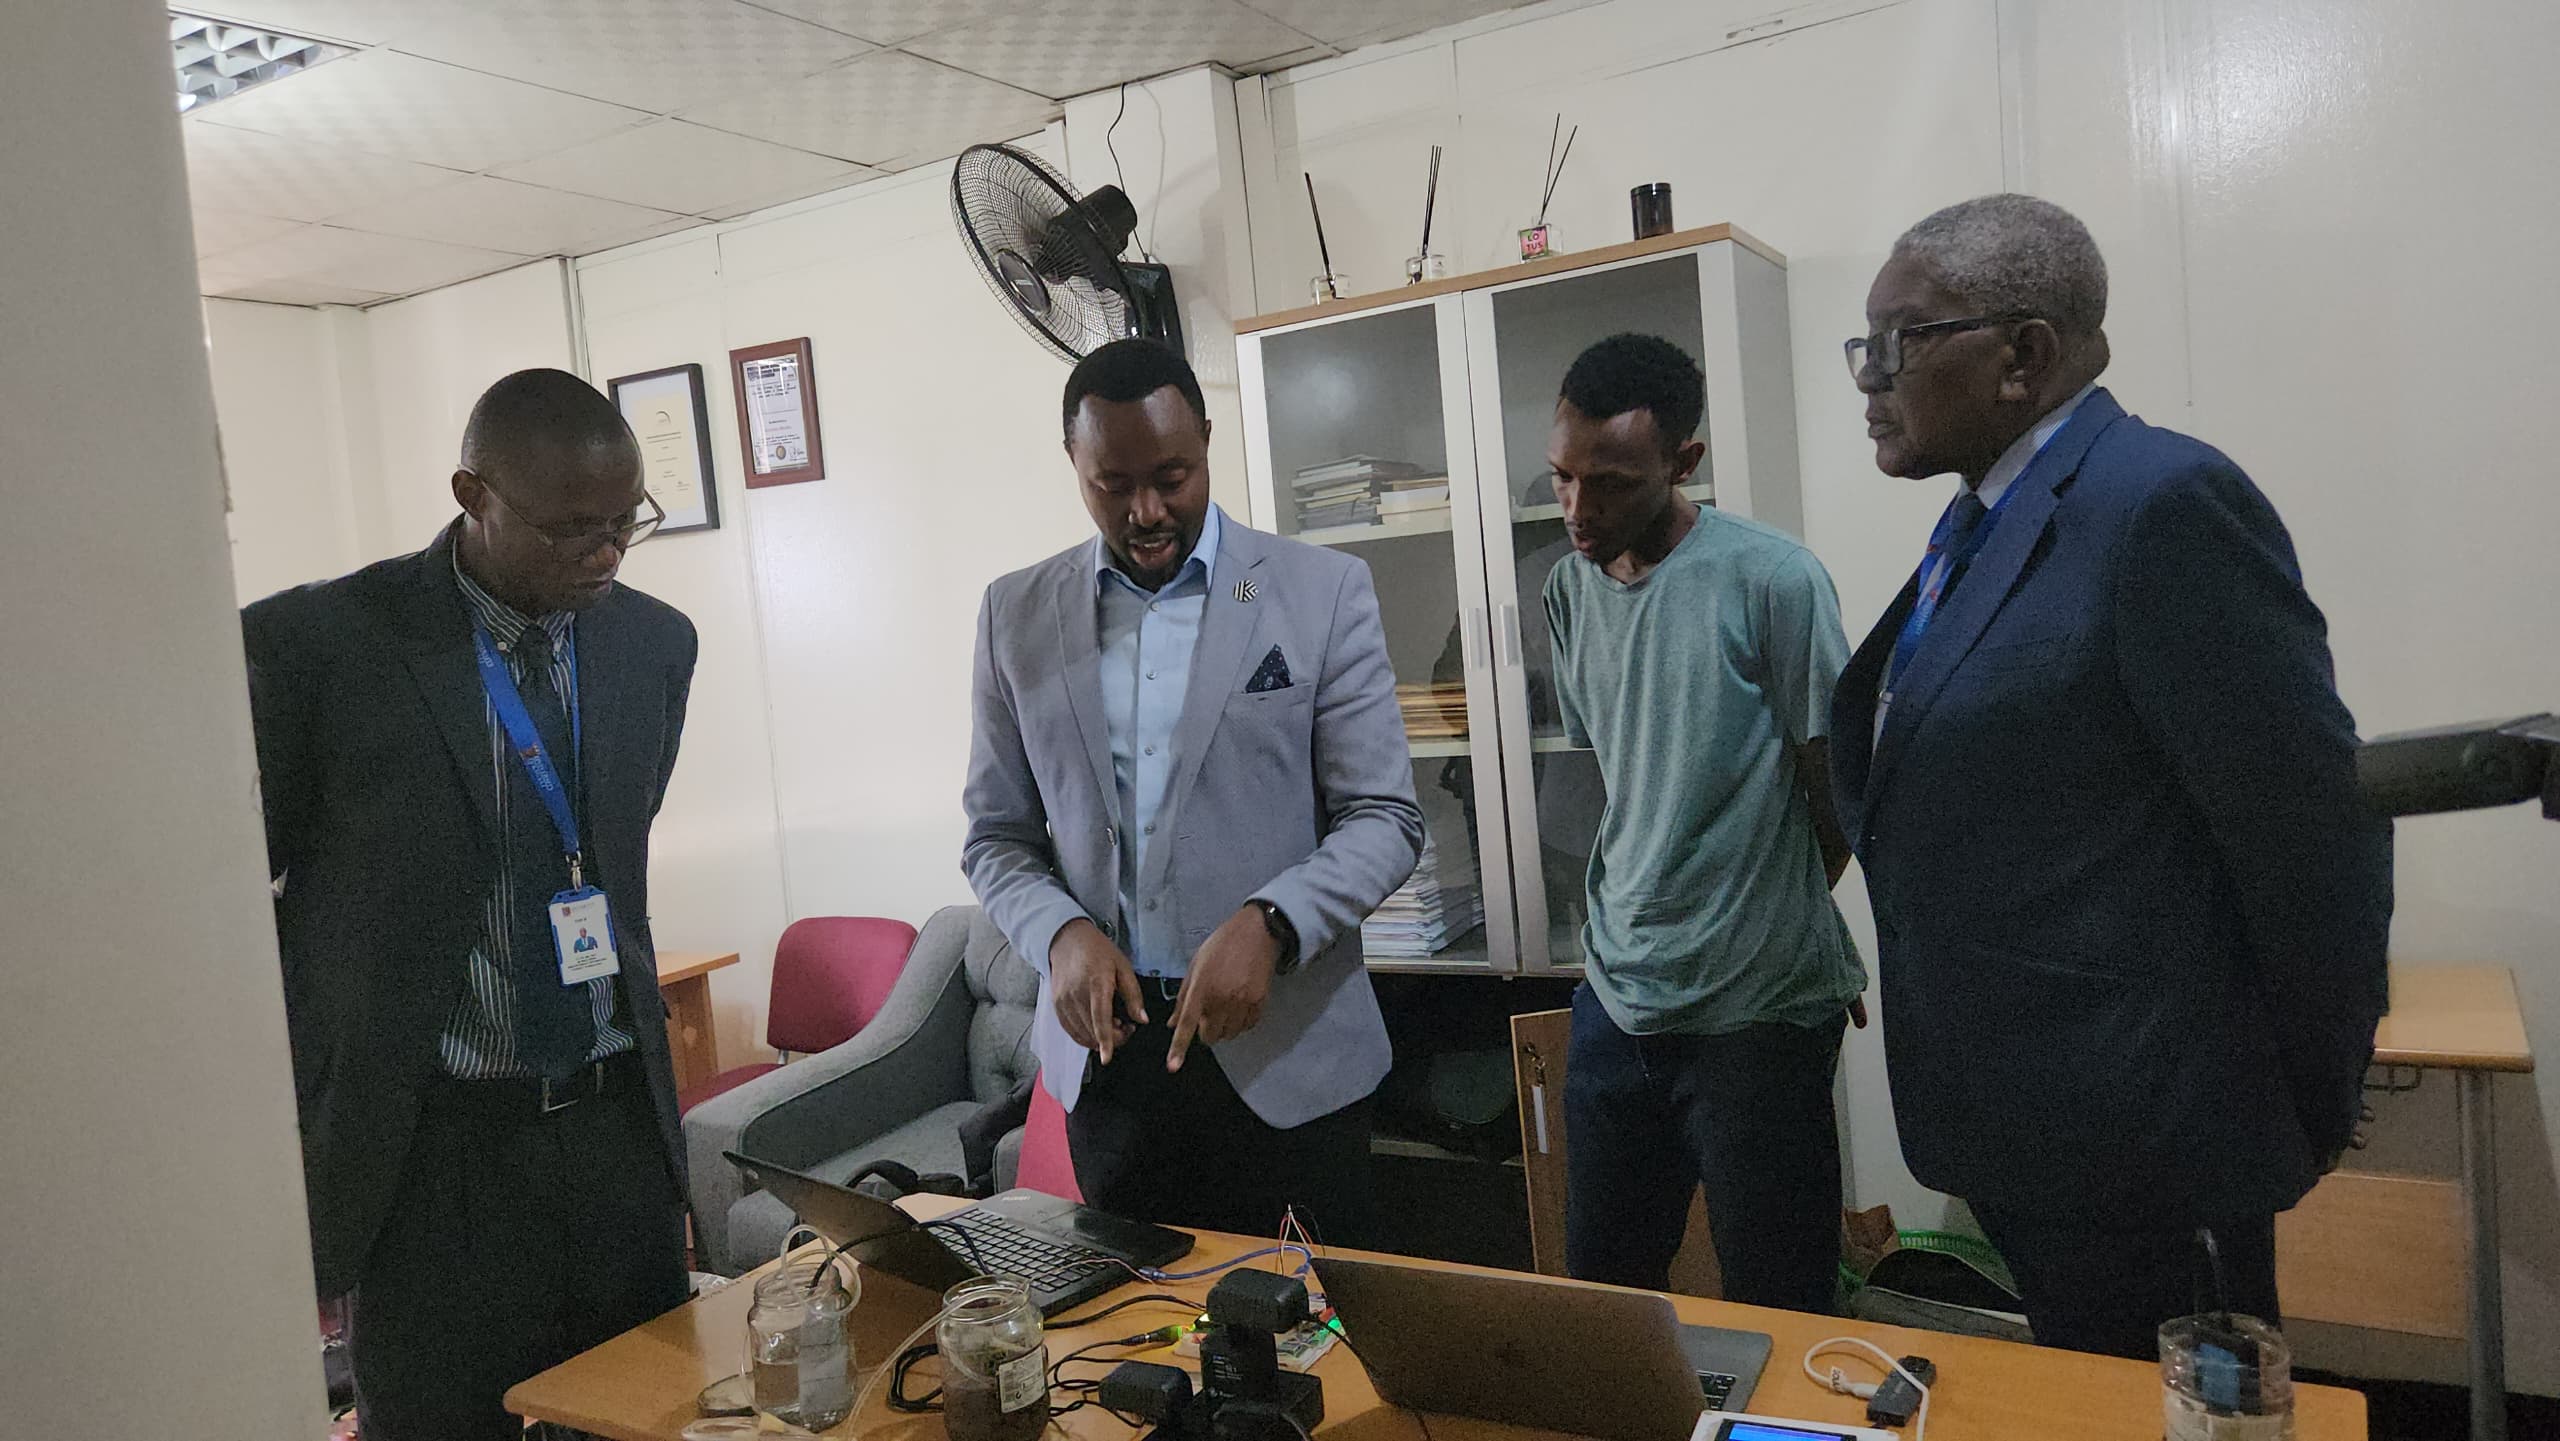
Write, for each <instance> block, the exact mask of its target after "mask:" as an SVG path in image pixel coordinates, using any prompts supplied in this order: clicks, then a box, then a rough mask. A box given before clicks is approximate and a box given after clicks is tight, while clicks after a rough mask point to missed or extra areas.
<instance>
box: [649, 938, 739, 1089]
mask: <svg viewBox="0 0 2560 1441" xmlns="http://www.w3.org/2000/svg"><path fill="white" fill-rule="evenodd" d="M737 963H738V953H737V952H736V951H731V952H729V953H727V954H726V955H721V954H717V953H714V952H711V951H660V952H659V953H658V994H659V995H660V996H661V997H663V998H665V1000H666V1003H667V1048H668V1049H669V1050H671V1051H673V1052H674V1053H675V1063H676V1089H677V1090H679V1091H683V1090H687V1089H690V1088H691V1087H693V1086H694V1085H696V1084H698V1083H700V1082H703V1081H707V1080H710V1079H711V1078H712V1077H713V1076H716V1075H719V1074H720V1042H719V1037H718V1036H717V1035H715V1034H714V1033H713V1031H712V1029H711V973H712V972H713V971H716V970H719V969H721V968H722V967H724V966H734V965H736V964H737Z"/></svg>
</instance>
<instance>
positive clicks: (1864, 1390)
mask: <svg viewBox="0 0 2560 1441" xmlns="http://www.w3.org/2000/svg"><path fill="white" fill-rule="evenodd" d="M1844 1348H1855V1349H1857V1350H1860V1351H1864V1352H1866V1353H1867V1354H1868V1355H1870V1356H1873V1357H1874V1358H1876V1360H1877V1361H1878V1362H1880V1363H1882V1364H1883V1366H1884V1369H1885V1373H1886V1374H1887V1375H1899V1376H1900V1377H1902V1379H1903V1380H1905V1381H1908V1382H1910V1383H1911V1385H1912V1387H1913V1388H1914V1389H1915V1390H1917V1391H1918V1392H1919V1393H1920V1409H1919V1410H1918V1411H1915V1412H1913V1413H1912V1416H1911V1441H1928V1435H1929V1388H1928V1387H1927V1386H1926V1385H1924V1384H1922V1382H1921V1380H1920V1378H1919V1377H1917V1376H1914V1375H1912V1374H1911V1373H1910V1372H1908V1371H1905V1370H1903V1369H1902V1363H1901V1362H1899V1361H1897V1360H1895V1359H1894V1358H1893V1357H1891V1356H1889V1355H1887V1354H1885V1351H1884V1349H1883V1348H1882V1347H1879V1346H1875V1345H1872V1344H1870V1343H1868V1342H1865V1341H1861V1340H1859V1339H1858V1338H1857V1337H1855V1336H1834V1337H1832V1338H1831V1339H1830V1340H1828V1341H1817V1342H1815V1343H1814V1344H1813V1345H1812V1346H1811V1347H1810V1348H1808V1349H1807V1350H1806V1351H1805V1353H1804V1374H1805V1375H1806V1376H1808V1377H1810V1378H1811V1379H1812V1381H1813V1384H1815V1385H1816V1386H1819V1387H1821V1388H1822V1389H1824V1390H1825V1391H1830V1392H1834V1393H1836V1394H1838V1395H1842V1396H1855V1397H1857V1398H1858V1399H1859V1400H1861V1401H1871V1400H1874V1399H1875V1394H1876V1388H1877V1386H1878V1384H1880V1383H1877V1382H1872V1381H1852V1380H1850V1379H1849V1376H1848V1373H1846V1372H1844V1371H1842V1370H1841V1369H1840V1368H1839V1367H1838V1366H1836V1365H1835V1366H1833V1367H1831V1368H1830V1369H1829V1370H1828V1371H1816V1370H1815V1369H1813V1358H1814V1357H1816V1356H1819V1355H1822V1354H1823V1353H1824V1352H1826V1351H1838V1350H1842V1349H1844Z"/></svg>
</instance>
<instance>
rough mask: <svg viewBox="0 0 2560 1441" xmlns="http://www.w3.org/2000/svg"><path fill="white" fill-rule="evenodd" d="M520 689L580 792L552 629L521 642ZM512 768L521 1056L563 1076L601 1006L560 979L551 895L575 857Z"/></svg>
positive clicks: (511, 760) (521, 772)
mask: <svg viewBox="0 0 2560 1441" xmlns="http://www.w3.org/2000/svg"><path fill="white" fill-rule="evenodd" d="M514 658H515V659H516V661H517V662H519V664H518V666H517V668H516V673H517V680H516V691H517V693H518V694H519V695H521V696H522V697H523V698H524V708H525V712H526V714H528V715H530V716H532V718H533V728H534V732H535V734H537V735H539V736H541V737H542V749H543V751H544V752H545V753H546V754H548V755H549V756H550V757H551V763H552V765H553V766H554V767H555V768H556V769H557V770H558V771H559V772H560V775H561V777H562V779H563V780H564V782H566V783H567V784H568V785H569V786H570V787H571V792H572V794H573V795H574V794H575V792H576V784H577V783H576V781H575V780H574V779H572V778H573V777H575V776H576V775H577V773H578V763H577V756H576V753H575V750H574V743H573V742H572V740H571V738H570V731H569V721H568V716H567V714H566V713H565V712H564V711H562V710H561V708H560V692H559V690H558V688H557V687H555V686H554V685H553V684H552V680H551V634H550V632H548V631H546V630H544V629H543V628H542V626H541V625H540V624H539V623H536V624H530V625H527V626H526V627H525V628H524V634H522V635H520V636H518V637H517V638H516V642H515V648H514ZM506 771H507V794H506V804H507V857H506V860H507V872H508V878H509V880H510V881H511V882H512V883H513V885H514V895H515V906H514V908H513V910H512V911H511V912H510V913H509V915H508V917H507V921H508V929H507V948H508V950H509V951H510V952H512V953H513V959H514V962H515V965H514V972H515V975H514V979H515V1011H516V1059H517V1060H518V1061H520V1062H522V1063H523V1065H524V1068H525V1069H526V1070H528V1071H531V1072H532V1073H533V1074H535V1075H537V1076H548V1077H552V1078H554V1079H557V1078H559V1077H562V1076H566V1075H568V1074H569V1073H570V1072H572V1071H575V1070H576V1069H578V1067H579V1066H580V1065H581V1064H583V1063H584V1062H585V1061H586V1059H587V1052H588V1051H590V1050H592V1049H593V1048H594V1046H595V1033H596V1029H595V1012H594V1010H593V1009H592V1007H591V1006H590V1004H589V1001H588V994H587V987H586V986H583V985H580V986H564V985H562V984H560V956H559V948H558V946H557V945H556V944H555V943H554V942H553V940H552V933H551V915H550V907H551V897H552V896H553V895H554V894H556V893H557V892H559V891H561V890H564V889H566V888H567V887H568V884H569V861H568V857H567V856H566V854H564V853H563V851H562V850H561V846H560V832H559V829H558V828H557V827H556V826H554V825H552V823H551V812H550V811H549V810H548V809H546V808H545V807H544V806H543V804H542V796H541V793H540V792H538V791H536V790H535V789H534V788H533V781H532V778H531V777H529V776H527V775H526V774H525V769H524V763H523V761H522V760H521V759H519V758H517V757H514V756H509V757H508V764H507V767H506Z"/></svg>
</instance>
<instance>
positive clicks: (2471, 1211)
mask: <svg viewBox="0 0 2560 1441" xmlns="http://www.w3.org/2000/svg"><path fill="white" fill-rule="evenodd" d="M2373 1063H2374V1064H2375V1065H2377V1066H2409V1067H2413V1068H2416V1069H2418V1070H2425V1071H2451V1072H2453V1073H2454V1115H2455V1119H2456V1121H2457V1123H2458V1124H2459V1125H2460V1127H2461V1130H2462V1192H2463V1201H2464V1207H2463V1209H2464V1213H2465V1215H2466V1216H2467V1218H2468V1224H2467V1225H2466V1226H2465V1235H2466V1237H2467V1239H2468V1240H2469V1243H2470V1246H2469V1249H2470V1252H2471V1265H2470V1296H2471V1326H2470V1331H2471V1436H2472V1441H2501V1438H2503V1437H2504V1436H2505V1435H2506V1434H2507V1342H2506V1311H2505V1304H2506V1303H2505V1299H2504V1296H2503V1294H2502V1292H2501V1288H2500V1285H2499V1277H2498V1138H2497V1127H2496V1125H2495V1124H2494V1117H2493V1114H2492V1112H2491V1109H2490V1091H2489V1082H2490V1078H2491V1077H2493V1076H2495V1075H2496V1074H2497V1073H2499V1072H2501V1071H2505V1072H2510V1073H2513V1072H2523V1071H2531V1070H2532V1069H2533V1045H2532V1043H2531V1042H2530V1041H2528V1040H2527V1039H2526V1038H2525V1031H2524V1011H2523V1009H2522V1008H2521V1007H2519V1006H2518V1005H2517V1004H2516V983H2515V977H2514V976H2512V975H2510V974H2508V972H2507V969H2506V968H2505V967H2504V966H2393V967H2392V968H2391V1014H2389V1015H2387V1016H2384V1017H2383V1018H2382V1024H2381V1025H2379V1026H2377V1027H2375V1028H2374V1033H2373Z"/></svg>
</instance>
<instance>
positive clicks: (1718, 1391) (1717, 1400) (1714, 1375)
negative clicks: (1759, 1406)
mask: <svg viewBox="0 0 2560 1441" xmlns="http://www.w3.org/2000/svg"><path fill="white" fill-rule="evenodd" d="M1741 1384H1742V1378H1741V1377H1739V1376H1727V1375H1724V1374H1722V1373H1720V1372H1716V1371H1701V1372H1699V1373H1698V1388H1699V1389H1700V1390H1702V1391H1704V1392H1706V1393H1707V1409H1708V1410H1710V1411H1721V1410H1723V1409H1724V1403H1725V1401H1726V1400H1727V1399H1728V1398H1729V1397H1731V1396H1732V1395H1733V1388H1734V1387H1736V1386H1739V1385H1741Z"/></svg>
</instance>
